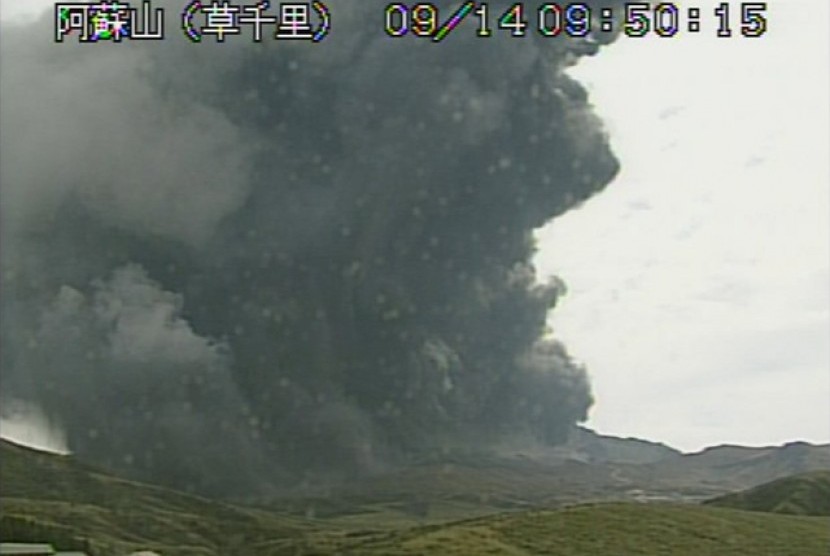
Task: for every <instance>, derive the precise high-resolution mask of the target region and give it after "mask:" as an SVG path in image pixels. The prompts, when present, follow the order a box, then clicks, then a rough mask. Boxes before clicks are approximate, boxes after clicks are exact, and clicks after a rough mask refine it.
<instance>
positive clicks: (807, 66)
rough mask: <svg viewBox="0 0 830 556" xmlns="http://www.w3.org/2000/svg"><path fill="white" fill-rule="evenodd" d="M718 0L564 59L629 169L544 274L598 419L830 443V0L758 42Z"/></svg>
mask: <svg viewBox="0 0 830 556" xmlns="http://www.w3.org/2000/svg"><path fill="white" fill-rule="evenodd" d="M51 4H52V3H51V2H41V1H33V0H25V1H21V0H17V1H15V0H1V1H0V9H2V12H0V16H2V18H3V19H4V20H6V21H8V20H10V19H14V18H18V17H24V18H25V17H27V16H31V15H32V14H34V13H36V12H37V11H38V10H39V9H44V6H50V5H51ZM713 4H714V2H710V1H708V0H707V1H703V0H698V1H696V2H695V3H694V5H695V6H699V7H701V8H703V13H704V16H706V14H708V18H707V17H704V19H703V25H704V27H703V31H702V32H701V33H700V34H699V35H693V36H690V35H689V34H688V33H685V32H681V33H680V34H679V36H677V37H674V38H671V39H659V40H658V39H630V38H626V37H621V38H620V40H619V41H618V42H617V43H616V44H615V45H613V46H612V47H610V48H609V49H607V50H606V51H604V52H603V53H602V55H600V56H597V57H596V58H593V59H588V60H584V61H583V62H582V63H581V64H580V65H579V66H578V67H577V68H575V69H574V70H573V71H572V73H573V75H575V76H577V77H578V78H579V79H581V80H582V81H583V82H585V83H586V84H587V85H588V87H589V90H590V92H591V95H592V98H593V101H594V103H595V105H596V110H597V111H598V113H599V114H600V115H601V116H602V118H603V119H604V120H605V121H606V125H607V127H608V130H609V133H610V135H611V138H612V141H613V146H614V149H615V152H616V153H617V156H618V157H619V159H620V161H621V164H622V171H621V173H620V174H619V176H618V178H617V179H616V181H615V182H614V183H612V184H611V185H610V186H609V187H608V189H607V190H606V191H605V192H604V193H602V194H600V195H598V196H596V197H595V198H594V199H592V200H590V201H589V202H588V203H586V204H585V206H584V207H582V208H581V209H579V210H574V211H571V212H570V213H567V214H566V215H564V216H563V217H561V218H560V219H558V220H557V221H556V222H555V223H553V224H551V225H550V226H548V227H547V228H546V229H544V230H543V231H541V232H540V234H539V237H540V239H541V245H542V251H541V253H540V255H539V257H538V259H537V263H538V266H539V268H540V270H541V272H542V274H547V273H551V272H555V273H557V274H558V275H560V276H561V277H562V278H563V279H564V280H565V281H566V282H567V284H568V287H569V293H568V295H567V296H566V297H565V298H564V300H563V301H562V302H561V303H560V305H559V307H558V308H557V310H556V311H555V312H554V313H553V316H552V320H551V322H552V325H553V328H554V329H555V333H556V335H557V336H559V337H560V338H561V339H563V340H564V342H565V344H566V345H567V346H568V348H569V350H570V351H571V353H572V354H574V355H575V356H576V357H577V358H579V359H580V360H581V361H583V362H584V363H585V364H586V365H587V366H588V368H589V371H590V374H591V377H592V381H593V388H594V393H595V397H596V400H597V401H596V404H595V405H594V407H593V409H592V412H591V418H590V421H589V425H590V426H593V427H595V428H597V429H598V430H599V431H601V432H605V433H610V434H618V435H623V436H638V437H643V438H648V439H652V440H659V441H663V442H666V443H668V444H671V445H673V446H675V447H677V448H680V449H683V450H687V451H688V450H697V449H700V448H702V447H704V446H707V445H712V444H718V443H725V442H729V443H740V444H777V443H781V442H785V441H789V440H794V439H806V440H811V441H823V442H826V441H828V440H830V403H828V400H830V372H828V371H829V370H830V335H828V323H829V322H830V321H829V320H828V314H829V312H828V308H829V307H830V300H829V299H828V283H829V281H830V271H828V254H830V245H828V238H830V230H829V229H828V228H830V226H829V224H830V217H829V215H830V194H829V193H828V185H830V168H829V167H828V158H827V152H830V151H828V149H830V140H828V129H829V128H828V124H829V123H830V118H829V117H828V98H830V89H829V88H828V68H830V56H829V53H830V50H829V49H828V39H827V33H826V31H827V22H828V6H827V4H826V2H824V1H823V0H799V1H792V0H791V1H788V2H786V3H784V2H770V3H769V4H770V10H769V13H768V15H769V31H768V33H767V35H766V36H764V37H762V38H760V39H755V40H749V39H744V38H742V37H739V36H736V37H733V38H731V39H717V38H715V36H714V35H715V31H714V29H713V26H714V18H713V17H712V16H711V6H712V5H713ZM4 432H8V431H4Z"/></svg>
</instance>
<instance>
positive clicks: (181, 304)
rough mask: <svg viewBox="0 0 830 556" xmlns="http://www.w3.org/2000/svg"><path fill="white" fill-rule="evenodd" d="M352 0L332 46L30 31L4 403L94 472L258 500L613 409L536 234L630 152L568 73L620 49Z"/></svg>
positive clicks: (343, 6)
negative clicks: (55, 432)
mask: <svg viewBox="0 0 830 556" xmlns="http://www.w3.org/2000/svg"><path fill="white" fill-rule="evenodd" d="M509 5H510V4H509V3H506V2H504V3H497V2H492V3H491V4H490V11H491V13H492V14H500V13H501V12H502V11H504V10H505V9H507V8H508V7H509ZM328 6H329V9H330V10H331V13H332V32H331V34H330V36H329V37H327V38H326V39H325V40H324V41H322V42H321V43H319V44H312V43H310V42H289V41H282V42H280V41H274V40H273V39H271V40H264V41H263V42H262V43H260V44H257V43H254V42H253V41H252V39H251V37H250V36H244V35H242V36H236V37H233V36H232V37H228V38H227V39H226V41H225V42H224V43H221V44H216V43H215V41H214V40H213V38H212V37H210V38H208V40H205V41H203V43H201V44H192V43H191V42H189V41H188V40H187V39H186V38H185V37H184V36H183V34H181V33H178V34H177V33H175V32H174V31H176V30H177V29H178V21H179V19H178V13H177V12H174V11H173V10H172V9H171V8H169V6H168V9H167V15H166V17H167V19H168V21H167V24H166V25H167V35H168V36H167V38H166V39H165V40H163V41H146V42H137V41H124V42H122V43H120V44H114V43H106V44H80V43H78V41H77V39H75V38H74V37H71V39H72V40H69V38H68V39H67V40H66V41H64V42H63V43H60V44H58V43H54V42H53V39H52V34H53V31H52V15H47V16H44V18H43V19H42V20H41V21H39V22H38V23H36V24H32V25H29V26H27V27H14V28H12V27H9V28H6V29H4V30H3V33H2V35H3V38H2V41H3V43H2V72H3V75H2V77H3V78H2V81H1V82H0V83H1V84H0V99H2V100H0V102H1V103H2V104H0V108H2V114H0V115H1V116H2V135H0V139H1V140H2V143H0V147H1V148H2V151H0V152H1V153H2V163H0V171H2V173H0V184H2V220H0V222H2V371H3V373H2V397H3V399H4V400H7V401H8V400H14V401H15V403H21V402H25V403H30V404H33V405H36V406H38V407H40V408H41V409H42V410H43V411H44V412H46V413H47V414H48V416H49V417H50V419H52V420H53V421H54V422H57V423H59V424H60V425H61V426H62V427H63V428H64V430H65V432H66V435H67V439H68V442H69V447H70V449H71V450H72V451H73V452H74V453H75V454H76V455H77V456H78V457H79V458H81V459H82V460H85V461H89V462H93V463H95V464H97V465H101V466H105V467H108V468H110V469H115V470H118V471H120V472H122V473H125V474H127V475H128V476H132V477H137V478H142V479H150V480H154V481H158V482H161V483H165V484H171V485H175V486H178V487H181V488H189V489H193V490H198V491H203V492H243V491H246V490H253V489H262V488H263V485H265V484H275V485H278V484H281V482H284V481H288V480H291V481H296V480H297V479H298V478H302V477H305V478H312V479H313V478H314V477H321V478H323V477H326V478H337V477H341V478H342V477H349V476H354V474H359V473H366V472H372V471H374V470H377V469H380V468H385V466H390V465H395V464H400V463H405V462H407V461H411V460H412V459H413V458H421V457H431V456H435V455H436V454H437V455H441V454H447V453H455V452H465V453H482V452H486V451H487V450H491V449H494V447H496V446H499V445H500V443H502V442H504V440H505V439H506V438H509V439H511V441H514V442H515V441H516V439H523V440H522V441H523V442H528V443H538V442H542V443H556V442H558V441H561V440H562V439H563V438H564V437H565V435H566V432H567V431H568V429H569V427H571V426H572V425H573V424H574V423H576V422H579V421H580V420H584V419H585V418H586V413H587V410H588V408H589V406H590V404H591V403H592V398H591V394H590V388H589V384H588V380H587V377H586V373H585V370H584V369H583V368H581V367H580V366H579V365H578V364H576V363H574V362H573V361H572V359H571V358H570V357H569V355H568V353H567V352H566V350H565V348H564V347H563V346H562V345H561V344H560V343H559V342H557V341H555V340H552V339H549V338H546V337H545V319H546V315H547V313H548V311H549V310H550V309H551V308H552V307H553V306H554V304H555V303H556V300H557V297H558V296H560V295H561V293H562V291H563V290H562V284H561V283H560V282H558V281H556V280H554V281H553V282H551V283H549V284H540V283H539V282H538V281H537V279H536V275H535V271H534V268H533V266H532V264H531V259H532V256H533V254H534V252H535V245H534V240H533V235H532V233H533V231H534V229H536V228H538V227H540V226H542V225H543V224H545V223H546V222H548V221H549V220H550V219H551V218H553V217H555V216H557V215H559V214H561V213H563V212H565V211H567V210H568V209H570V208H572V207H574V206H576V205H578V204H579V203H580V202H582V201H583V200H585V199H587V198H588V197H590V196H591V195H593V194H594V193H596V192H598V191H600V190H601V189H602V188H603V187H605V185H606V184H607V183H609V181H610V180H611V179H612V178H613V176H614V175H615V173H616V172H617V170H618V164H617V161H616V159H615V158H614V156H613V155H612V153H611V151H610V148H609V145H608V141H607V136H606V135H605V133H604V131H603V129H602V127H601V125H600V122H599V121H598V120H597V118H596V117H595V116H594V114H593V113H592V110H591V107H590V105H589V102H588V99H587V94H586V92H585V90H584V89H583V88H582V87H581V86H580V85H579V84H578V83H576V82H575V81H574V80H573V79H572V78H570V77H569V76H568V75H566V73H565V69H566V68H567V67H568V66H571V65H573V64H574V63H576V62H577V61H578V59H579V58H580V57H582V56H585V55H593V54H595V53H596V52H597V51H598V50H599V49H600V43H602V42H609V41H610V39H609V38H607V37H603V36H601V35H599V34H597V35H591V36H589V37H587V38H583V39H571V38H566V37H564V36H560V37H557V38H555V39H554V38H547V37H543V36H541V35H539V34H538V33H537V32H536V31H535V30H532V31H530V32H528V33H527V35H526V36H525V37H521V38H520V37H512V36H510V33H509V32H508V31H505V30H498V29H494V32H493V36H491V37H489V38H482V37H477V36H476V33H475V26H476V24H475V23H473V22H472V21H465V22H464V24H462V26H461V27H459V28H458V29H456V30H455V31H454V32H453V33H452V34H451V35H450V36H448V37H447V38H446V39H445V40H443V41H442V42H440V43H437V44H436V43H433V42H432V41H430V40H428V39H424V38H416V37H412V36H407V37H402V38H392V37H389V36H388V35H386V33H385V32H384V27H383V24H384V9H385V7H386V2H378V1H360V2H354V1H346V0H342V1H335V0H331V1H330V2H328ZM597 6H598V4H592V7H594V8H596V7H597ZM439 8H440V9H441V13H444V14H450V13H451V12H452V9H453V5H451V4H440V3H439ZM535 13H536V12H535V6H534V7H533V8H530V7H528V15H529V19H530V21H531V23H532V22H533V20H534V19H535V17H536V16H535ZM492 17H493V19H494V20H495V18H496V17H497V15H494V16H492ZM493 26H494V27H495V23H493Z"/></svg>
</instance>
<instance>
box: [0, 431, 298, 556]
mask: <svg viewBox="0 0 830 556" xmlns="http://www.w3.org/2000/svg"><path fill="white" fill-rule="evenodd" d="M0 485H1V486H0V488H2V490H0V495H2V509H3V514H2V515H3V522H2V526H3V531H4V532H8V530H9V529H10V528H12V527H14V526H16V527H17V528H18V529H19V528H20V526H21V523H22V522H30V523H31V522H33V523H32V524H31V525H30V527H29V528H30V529H40V530H45V531H46V532H47V534H59V535H61V537H60V538H66V537H71V538H75V539H78V540H88V542H89V543H90V545H91V547H92V549H93V552H94V553H95V554H101V555H104V556H106V555H107V554H124V553H126V552H127V551H130V550H138V549H145V550H156V551H159V552H161V553H162V554H163V555H164V556H168V555H179V554H180V555H183V556H184V555H188V556H189V555H196V554H199V555H208V554H226V555H229V556H230V555H232V554H246V552H245V551H244V550H243V551H240V549H239V547H240V546H241V545H246V546H251V545H255V544H257V543H260V542H268V543H271V544H273V543H274V542H281V543H283V544H291V543H293V542H294V541H295V540H296V539H297V538H299V537H301V536H304V535H307V534H308V533H309V532H310V531H313V530H314V527H313V524H311V523H310V522H308V521H306V520H300V519H297V518H291V517H288V516H279V515H274V514H270V513H267V512H263V511H258V510H253V509H244V508H239V507H234V506H230V505H225V504H221V503H217V502H214V501H210V500H207V499H203V498H199V497H195V496H189V495H185V494H181V493H178V492H175V491H172V490H168V489H164V488H159V487H155V486H151V485H145V484H140V483H135V482H131V481H126V480H122V479H118V478H115V477H112V476H109V475H105V474H102V473H99V472H97V471H96V470H95V469H92V468H89V467H86V466H84V465H80V464H78V463H76V462H74V461H73V460H72V458H71V457H68V456H58V455H54V454H48V453H43V452H38V451H35V450H31V449H28V448H24V447H21V446H17V445H15V444H12V443H9V442H6V441H0ZM2 540H9V541H13V540H35V539H13V538H3V539H2ZM40 540H43V541H52V540H53V539H51V538H45V539H40ZM55 542H56V544H58V546H59V548H64V547H63V546H61V544H62V543H60V542H59V541H55Z"/></svg>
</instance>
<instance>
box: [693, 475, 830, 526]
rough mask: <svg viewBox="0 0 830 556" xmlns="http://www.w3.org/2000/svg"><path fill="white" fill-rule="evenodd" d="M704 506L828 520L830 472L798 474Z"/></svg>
mask: <svg viewBox="0 0 830 556" xmlns="http://www.w3.org/2000/svg"><path fill="white" fill-rule="evenodd" d="M706 504H710V505H713V506H721V507H726V508H737V509H742V510H750V511H758V512H775V513H782V514H792V515H814V516H830V470H826V471H814V472H812V473H801V474H799V475H793V476H790V477H784V478H783V479H778V480H777V481H772V482H770V483H765V484H763V485H760V486H757V487H755V488H751V489H749V490H745V491H743V492H736V493H734V494H727V495H725V496H720V497H718V498H715V499H712V500H709V501H707V502H706Z"/></svg>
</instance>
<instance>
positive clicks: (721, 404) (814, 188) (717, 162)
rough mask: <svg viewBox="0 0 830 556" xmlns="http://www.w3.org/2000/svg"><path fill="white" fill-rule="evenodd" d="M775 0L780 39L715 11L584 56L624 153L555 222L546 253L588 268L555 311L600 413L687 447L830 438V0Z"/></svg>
mask: <svg viewBox="0 0 830 556" xmlns="http://www.w3.org/2000/svg"><path fill="white" fill-rule="evenodd" d="M710 4H714V3H713V2H702V1H698V2H696V4H695V5H697V6H700V7H703V8H704V10H703V13H704V14H706V13H707V12H708V13H709V14H711V13H712V12H711V11H710V9H709V8H708V7H707V6H709V5H710ZM769 5H770V9H769V32H768V33H767V35H766V36H764V37H762V38H760V39H755V40H748V39H743V38H740V37H733V38H731V39H717V38H715V36H714V35H715V33H714V30H713V29H712V25H713V19H714V18H711V19H710V20H708V21H707V19H706V18H704V19H703V22H704V29H703V32H701V33H700V35H693V36H689V35H688V34H685V33H681V34H680V35H682V36H678V37H675V38H671V39H660V40H658V39H630V38H625V37H622V38H621V39H620V40H619V41H618V42H617V43H616V44H614V45H613V46H612V47H610V48H609V49H608V50H607V51H605V52H603V53H602V55H600V56H597V57H596V58H593V59H589V60H585V61H583V62H582V63H581V64H580V66H579V67H577V68H576V69H575V71H573V74H574V75H576V76H578V77H579V78H580V79H581V80H582V81H583V82H585V83H587V84H588V86H589V90H590V92H591V95H592V98H593V101H594V103H595V105H596V109H597V111H598V112H599V114H600V115H601V116H602V118H603V119H604V120H605V121H606V124H607V127H608V130H609V132H610V135H611V138H612V146H613V147H614V150H615V152H616V153H617V156H618V157H619V158H620V160H621V164H622V171H621V173H620V174H619V176H618V178H617V179H616V181H615V182H614V183H612V184H611V185H610V186H609V187H608V189H607V190H606V191H605V192H603V193H602V194H600V195H597V196H596V197H594V198H593V199H591V200H590V201H589V202H588V203H586V204H585V205H584V207H582V208H581V209H579V210H574V211H571V212H569V213H567V214H565V215H564V216H563V217H561V218H559V219H557V220H556V221H555V222H554V223H553V224H551V225H549V226H548V227H547V228H546V229H545V230H543V231H542V232H541V233H540V234H539V236H540V238H541V243H542V245H543V249H542V252H541V254H540V256H539V257H538V265H539V267H540V269H541V270H542V271H543V272H545V273H548V272H551V271H555V272H557V273H558V274H559V275H560V276H562V277H563V279H564V280H565V281H566V282H567V284H568V286H569V294H568V296H567V297H566V298H565V299H564V300H563V301H562V302H561V305H560V306H559V307H558V308H557V310H556V311H554V312H553V314H552V325H553V327H554V329H555V332H556V334H557V335H558V336H559V337H561V338H562V339H563V340H564V341H565V344H566V345H567V346H568V348H569V349H570V351H571V352H572V353H573V354H574V355H576V356H577V357H579V358H580V359H581V360H582V361H583V362H584V363H586V364H587V366H588V368H589V370H590V374H591V376H592V380H593V386H594V391H595V396H596V398H597V402H596V403H595V405H594V407H593V409H592V413H591V419H590V422H589V424H590V425H591V426H593V427H596V428H597V429H598V430H600V431H603V432H607V433H613V434H619V435H633V436H640V437H645V438H650V439H654V440H660V441H664V442H667V443H669V444H672V445H674V446H676V447H678V448H681V449H684V450H696V449H699V448H701V447H703V446H706V445H711V444H715V443H723V442H731V443H741V444H769V443H781V442H784V441H788V440H792V439H807V440H813V441H824V442H826V441H828V439H830V402H829V401H828V400H830V359H829V358H828V352H830V350H829V349H828V345H830V335H829V334H828V332H829V331H828V284H830V281H829V280H828V276H830V274H829V273H828V253H830V246H828V238H829V237H830V234H828V220H830V219H829V218H828V214H830V212H829V209H830V202H829V201H828V199H829V198H830V197H829V196H828V186H829V185H830V173H829V171H828V170H829V168H828V157H827V153H828V152H830V150H829V149H830V142H828V123H830V121H829V120H828V99H830V92H828V68H830V59H828V52H830V51H829V50H828V39H827V23H828V6H827V3H826V2H823V1H818V0H816V1H812V0H800V1H788V2H770V3H769ZM707 22H708V23H709V25H708V28H707V27H706V26H705V25H706V24H707Z"/></svg>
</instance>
